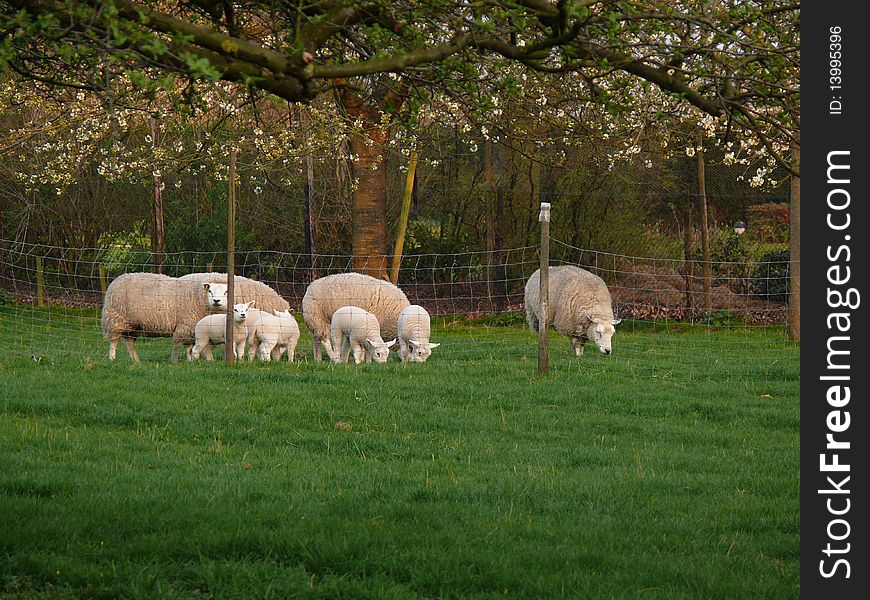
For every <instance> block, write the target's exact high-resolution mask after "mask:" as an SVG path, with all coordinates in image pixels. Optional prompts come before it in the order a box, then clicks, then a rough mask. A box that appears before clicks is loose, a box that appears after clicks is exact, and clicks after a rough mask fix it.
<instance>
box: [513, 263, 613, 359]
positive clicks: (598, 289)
mask: <svg viewBox="0 0 870 600" xmlns="http://www.w3.org/2000/svg"><path fill="white" fill-rule="evenodd" d="M540 278H541V275H540V270H538V271H535V272H534V273H532V276H531V277H529V281H528V282H527V283H526V297H525V300H526V320H527V321H528V323H529V328H530V329H531V330H532V331H538V329H539V327H540V323H541V321H542V320H543V319H542V315H541V314H540V312H541V291H540V288H541V281H540ZM549 280H550V285H549V286H548V287H549V292H550V294H549V305H548V310H547V324H548V326H549V327H552V328H554V329H555V330H556V331H558V332H559V333H562V334H564V335H567V336H570V337H571V344H572V346H573V347H574V353H575V354H576V355H577V356H582V355H583V345H584V344H585V343H586V341H587V340H592V341H594V342H595V344H596V345H597V346H598V349H599V350H601V352H603V353H604V354H610V352H611V350H612V348H611V343H612V338H613V334H614V333H615V332H616V330H615V329H614V325H616V324H617V323H619V322H620V319H614V318H613V305H612V301H611V299H610V291H609V290H608V289H607V284H606V283H604V280H603V279H601V278H600V277H598V276H597V275H595V274H593V273H590V272H589V271H587V270H585V269H581V268H580V267H575V266H573V265H563V266H559V267H550V269H549Z"/></svg>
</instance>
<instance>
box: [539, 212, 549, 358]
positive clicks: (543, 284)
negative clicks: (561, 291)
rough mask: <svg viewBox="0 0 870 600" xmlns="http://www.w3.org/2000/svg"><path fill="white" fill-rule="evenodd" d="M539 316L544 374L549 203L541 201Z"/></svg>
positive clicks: (540, 355)
mask: <svg viewBox="0 0 870 600" xmlns="http://www.w3.org/2000/svg"><path fill="white" fill-rule="evenodd" d="M538 221H540V222H541V250H540V255H541V271H540V280H539V283H540V289H541V312H540V315H541V318H540V319H539V320H538V323H539V326H538V373H540V374H541V375H546V374H547V372H548V371H549V370H550V343H549V342H550V341H549V328H548V324H547V315H548V314H549V312H548V311H549V305H550V203H549V202H541V213H540V214H539V215H538Z"/></svg>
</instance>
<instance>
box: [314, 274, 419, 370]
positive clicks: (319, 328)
mask: <svg viewBox="0 0 870 600" xmlns="http://www.w3.org/2000/svg"><path fill="white" fill-rule="evenodd" d="M410 304H411V303H410V302H408V297H407V296H405V293H404V292H402V290H400V289H399V288H397V287H396V286H394V285H393V284H392V283H390V282H388V281H382V280H380V279H375V278H374V277H370V276H368V275H362V274H360V273H339V274H337V275H329V276H327V277H321V278H320V279H316V280H314V281H312V282H311V284H310V285H309V286H308V289H307V290H305V296H303V298H302V318H303V319H304V320H305V325H306V326H307V327H308V329H309V331H311V344H312V348H313V355H314V360H320V358H321V346H322V347H324V348H325V349H326V353H327V354H328V355H329V358H331V359H333V360H335V357H336V355H337V353H338V349H337V348H333V347H332V346H331V344H330V333H329V328H330V323H331V322H332V315H333V314H334V313H335V311H336V310H338V309H339V308H341V307H343V306H356V307H359V308H362V309H363V310H366V311H368V312H371V313H373V314H374V315H375V316H376V317H377V319H378V322H379V323H380V325H381V335H383V336H384V337H385V338H387V339H392V338H395V337H396V330H397V324H398V320H399V313H401V312H402V310H403V309H405V308H406V307H408V306H409V305H410Z"/></svg>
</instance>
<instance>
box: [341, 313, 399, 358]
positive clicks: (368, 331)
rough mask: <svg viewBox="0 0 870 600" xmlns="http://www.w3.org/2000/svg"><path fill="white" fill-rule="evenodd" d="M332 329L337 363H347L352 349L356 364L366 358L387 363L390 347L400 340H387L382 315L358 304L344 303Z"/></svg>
mask: <svg viewBox="0 0 870 600" xmlns="http://www.w3.org/2000/svg"><path fill="white" fill-rule="evenodd" d="M329 329H330V338H331V339H332V347H333V348H335V350H336V352H335V354H334V355H333V357H332V360H333V362H343V363H346V362H347V360H348V358H349V356H350V352H351V351H353V360H354V362H355V363H356V364H359V363H361V362H362V361H363V358H365V360H366V362H371V361H372V360H374V361H375V362H381V363H382V362H387V359H388V358H389V356H390V346H392V345H393V344H395V343H396V340H395V339H393V340H390V341H389V342H386V343H385V342H384V340H383V338H381V326H380V323H378V318H377V317H376V316H375V315H374V314H373V313H370V312H368V311H366V310H363V309H362V308H359V307H356V306H343V307H341V308H339V309H338V310H336V311H335V313H334V314H333V315H332V322H331V323H330V327H329Z"/></svg>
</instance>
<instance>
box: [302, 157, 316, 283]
mask: <svg viewBox="0 0 870 600" xmlns="http://www.w3.org/2000/svg"><path fill="white" fill-rule="evenodd" d="M305 175H306V178H305V224H304V228H303V229H304V230H305V253H306V254H308V257H309V260H310V265H309V266H310V267H311V280H312V281H314V280H315V279H317V205H316V204H315V201H314V158H312V156H311V155H310V154H309V155H308V156H306V157H305Z"/></svg>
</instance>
